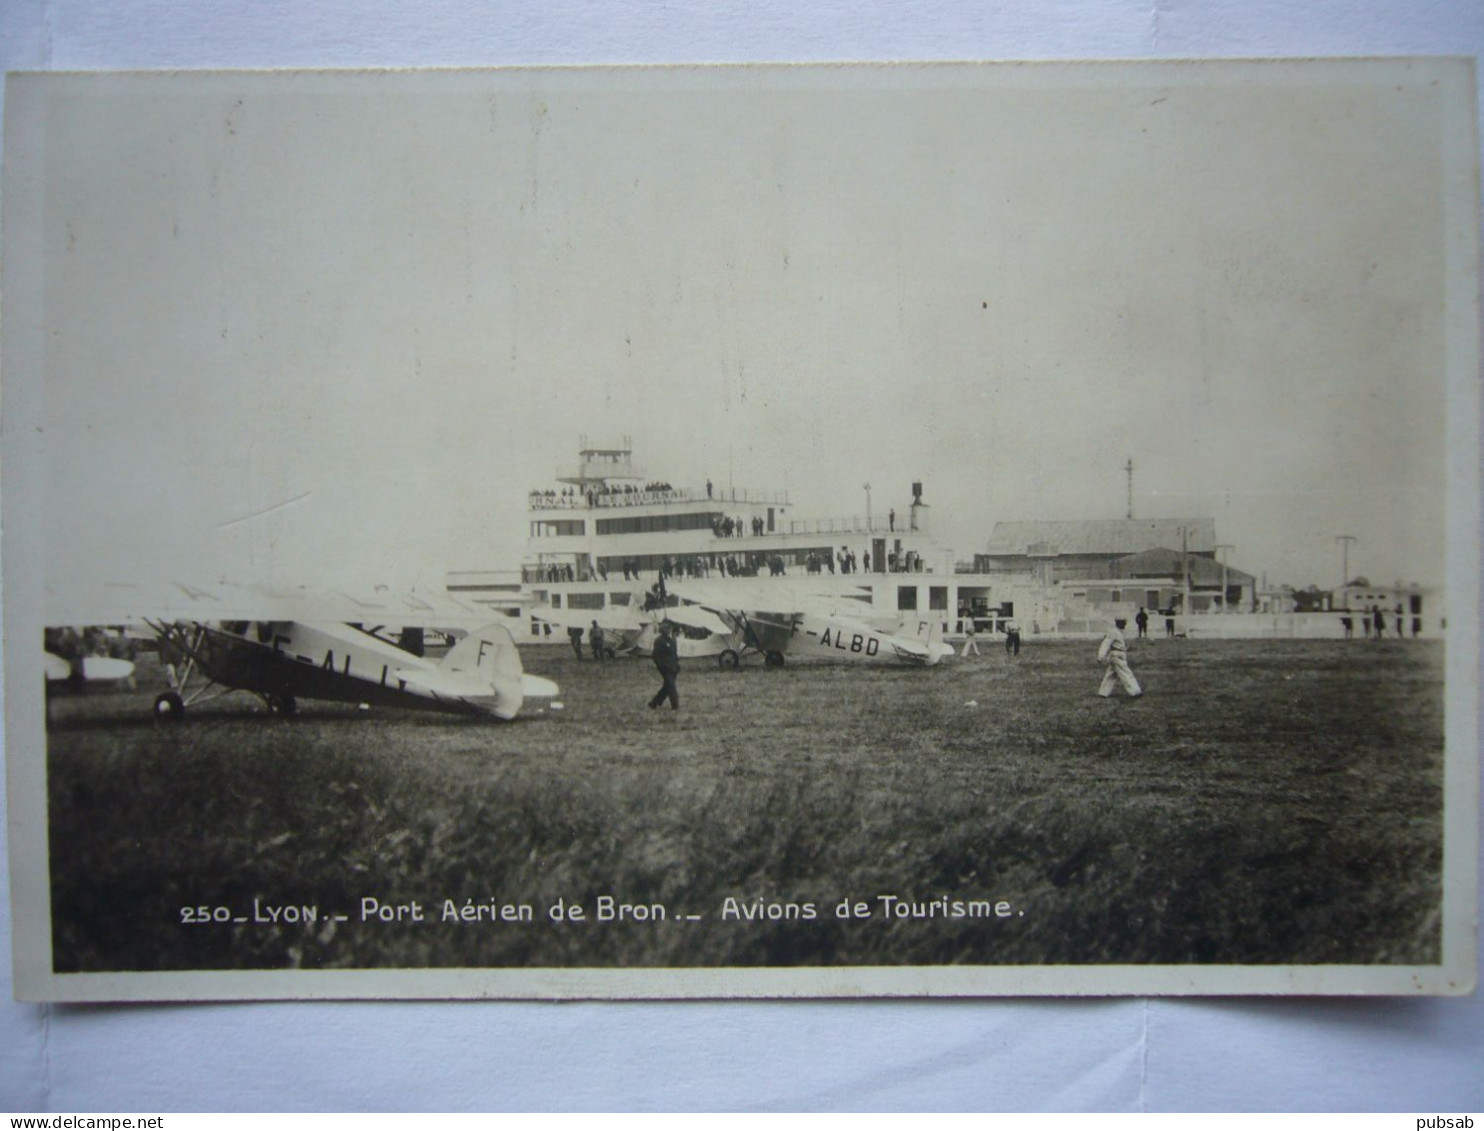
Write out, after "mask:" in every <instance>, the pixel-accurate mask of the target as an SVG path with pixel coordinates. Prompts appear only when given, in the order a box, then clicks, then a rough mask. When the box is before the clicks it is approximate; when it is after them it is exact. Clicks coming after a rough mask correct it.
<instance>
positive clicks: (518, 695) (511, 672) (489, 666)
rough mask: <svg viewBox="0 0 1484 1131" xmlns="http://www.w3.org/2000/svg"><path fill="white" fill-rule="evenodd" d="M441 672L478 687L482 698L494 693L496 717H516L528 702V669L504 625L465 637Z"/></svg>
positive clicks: (496, 625)
mask: <svg viewBox="0 0 1484 1131" xmlns="http://www.w3.org/2000/svg"><path fill="white" fill-rule="evenodd" d="M438 673H439V675H440V676H448V677H452V679H453V680H454V681H457V682H460V683H465V684H468V685H469V686H471V687H477V688H478V689H479V691H480V694H479V696H478V697H479V698H481V699H482V698H484V697H485V695H486V694H492V695H493V698H494V702H493V703H492V704H491V705H490V713H491V714H493V715H495V716H496V717H497V718H501V719H513V718H515V716H516V714H517V713H519V711H520V705H521V703H522V702H523V701H524V700H525V694H526V693H525V683H524V675H525V669H524V668H523V667H522V666H521V662H520V652H519V651H518V650H517V649H516V647H515V638H514V637H513V636H511V635H510V630H509V629H508V628H506V627H505V626H504V625H503V624H487V625H485V626H484V627H483V628H480V629H477V630H475V631H474V632H471V633H469V634H468V635H467V636H465V637H464V638H463V639H462V640H460V641H459V642H458V643H457V644H455V645H454V646H453V647H452V648H451V649H450V650H449V653H448V655H446V656H444V657H443V662H442V663H441V664H439V665H438ZM533 678H534V677H533ZM486 688H488V692H485V690H484V689H486ZM533 690H535V689H534V688H533ZM468 697H469V698H474V697H475V696H473V695H470V696H468Z"/></svg>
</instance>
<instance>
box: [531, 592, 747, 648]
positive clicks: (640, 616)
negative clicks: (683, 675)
mask: <svg viewBox="0 0 1484 1131" xmlns="http://www.w3.org/2000/svg"><path fill="white" fill-rule="evenodd" d="M531 615H532V616H534V617H535V618H536V619H537V620H540V621H544V622H545V623H547V624H549V625H552V626H553V627H555V628H558V629H562V630H570V629H573V628H578V629H582V630H583V632H588V631H590V630H591V626H592V624H593V622H594V621H596V622H597V624H598V627H599V628H601V629H602V630H603V635H604V638H605V640H606V643H607V652H608V654H609V655H610V656H613V655H622V654H625V653H631V654H634V655H639V656H647V655H649V654H650V652H651V650H652V649H653V647H654V639H655V635H656V632H657V631H658V627H659V625H660V623H661V622H662V621H666V620H669V621H673V622H674V623H676V624H678V625H680V626H681V629H682V632H681V635H680V637H679V638H678V639H677V641H676V643H677V645H678V648H679V653H680V657H681V659H687V658H691V659H697V658H702V657H709V656H716V655H719V654H720V653H722V652H723V651H725V650H726V649H727V648H730V647H740V646H741V645H740V644H739V643H738V642H737V641H734V640H733V639H732V636H733V630H732V628H731V627H730V626H729V625H727V624H726V623H725V622H724V621H722V620H721V619H720V618H719V617H717V616H716V615H715V614H713V613H710V612H708V611H706V610H705V609H702V608H700V607H699V606H696V605H683V606H680V607H671V608H661V609H651V610H648V611H645V610H636V609H635V608H634V607H633V606H632V605H610V606H608V607H607V608H604V609H594V610H588V609H553V608H549V607H545V606H541V607H537V608H536V609H533V610H532V613H531Z"/></svg>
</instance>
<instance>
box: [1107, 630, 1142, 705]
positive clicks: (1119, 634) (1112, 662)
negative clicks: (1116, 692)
mask: <svg viewBox="0 0 1484 1131" xmlns="http://www.w3.org/2000/svg"><path fill="white" fill-rule="evenodd" d="M1127 623H1128V621H1126V620H1123V619H1122V618H1119V619H1118V620H1115V621H1114V622H1113V627H1112V628H1111V629H1109V631H1108V633H1107V635H1106V636H1104V637H1103V642H1102V643H1101V644H1099V645H1098V659H1099V660H1101V661H1102V662H1103V663H1104V664H1106V665H1107V667H1106V668H1105V669H1104V671H1103V684H1102V686H1101V687H1099V688H1098V694H1099V695H1101V696H1102V697H1103V698H1104V699H1107V698H1108V697H1109V696H1111V695H1112V694H1113V685H1114V683H1121V684H1123V690H1124V691H1125V692H1127V693H1128V697H1129V698H1130V699H1137V698H1138V697H1139V696H1140V695H1143V694H1144V689H1143V688H1141V687H1140V686H1139V681H1138V680H1136V679H1135V678H1134V673H1133V672H1131V671H1129V668H1128V641H1126V640H1125V639H1124V638H1123V628H1124V625H1126V624H1127Z"/></svg>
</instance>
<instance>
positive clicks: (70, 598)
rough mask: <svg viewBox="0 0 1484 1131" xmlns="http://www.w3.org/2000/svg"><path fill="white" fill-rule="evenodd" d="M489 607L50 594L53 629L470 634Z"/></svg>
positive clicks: (264, 593)
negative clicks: (334, 627)
mask: <svg viewBox="0 0 1484 1131" xmlns="http://www.w3.org/2000/svg"><path fill="white" fill-rule="evenodd" d="M491 616H492V613H491V610H489V609H488V608H484V607H482V606H479V605H476V604H474V603H472V602H470V601H466V600H462V599H460V598H458V597H456V596H454V595H453V594H451V593H448V592H447V591H444V590H439V589H434V588H429V589H425V590H419V589H402V590H394V589H391V588H388V587H386V586H372V587H360V588H357V587H351V586H344V587H339V588H328V589H311V588H308V587H294V586H274V585H234V584H230V583H224V582H218V583H214V584H210V585H197V584H194V583H187V582H155V583H131V582H119V583H113V584H107V585H103V586H100V587H98V588H97V589H96V590H94V591H93V592H91V593H88V594H84V595H77V594H59V593H55V592H53V591H51V590H48V592H47V604H46V623H47V624H49V625H81V624H143V623H144V622H146V621H191V622H197V623H208V622H221V621H233V620H251V621H304V622H316V621H318V622H336V623H343V624H371V625H397V626H402V625H415V626H417V627H420V628H437V629H452V630H459V631H470V630H472V629H475V628H478V627H480V626H481V625H484V624H488V623H489V621H490V619H491Z"/></svg>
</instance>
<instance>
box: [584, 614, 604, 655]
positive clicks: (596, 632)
mask: <svg viewBox="0 0 1484 1131" xmlns="http://www.w3.org/2000/svg"><path fill="white" fill-rule="evenodd" d="M587 639H588V643H589V644H591V645H592V649H593V659H595V660H597V661H598V663H600V664H601V663H602V662H603V651H604V649H605V648H607V646H608V641H607V640H606V639H605V638H604V635H603V630H602V629H601V628H599V627H598V622H597V621H593V626H592V628H590V629H588V630H587Z"/></svg>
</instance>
